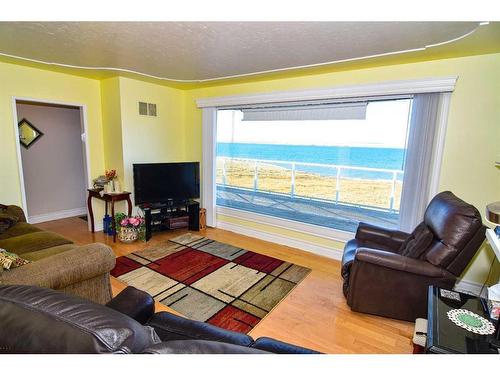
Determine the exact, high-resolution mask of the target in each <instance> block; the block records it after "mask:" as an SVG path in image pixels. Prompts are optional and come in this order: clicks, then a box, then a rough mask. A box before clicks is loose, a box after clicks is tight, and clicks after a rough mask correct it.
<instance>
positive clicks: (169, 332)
mask: <svg viewBox="0 0 500 375" xmlns="http://www.w3.org/2000/svg"><path fill="white" fill-rule="evenodd" d="M147 325H149V326H150V327H153V328H154V330H155V331H156V333H157V334H158V336H159V337H160V338H161V339H162V341H171V340H209V341H219V342H225V343H229V344H236V345H242V346H251V345H252V344H253V342H254V341H253V339H252V338H251V337H250V336H248V335H245V334H244V333H239V332H233V331H229V330H227V329H223V328H219V327H216V326H213V325H211V324H208V323H204V322H199V321H196V320H191V319H186V318H183V317H180V316H177V315H174V314H170V313H168V312H165V311H162V312H159V313H156V314H154V315H153V317H152V318H151V319H150V320H149V322H148V323H147Z"/></svg>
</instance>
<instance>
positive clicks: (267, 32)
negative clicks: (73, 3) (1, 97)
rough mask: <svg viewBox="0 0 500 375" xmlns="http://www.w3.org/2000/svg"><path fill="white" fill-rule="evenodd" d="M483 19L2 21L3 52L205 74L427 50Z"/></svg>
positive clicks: (179, 75)
mask: <svg viewBox="0 0 500 375" xmlns="http://www.w3.org/2000/svg"><path fill="white" fill-rule="evenodd" d="M478 26H479V23H478V22H0V54H3V55H9V56H15V57H21V58H25V59H32V60H37V61H42V62H45V63H55V64H60V65H69V66H75V67H83V68H98V69H108V70H122V71H132V72H136V73H141V74H144V75H148V76H153V77H157V78H162V79H169V80H174V81H206V80H213V79H221V78H227V77H233V76H243V75H249V74H255V73H260V72H269V71H276V70H284V69H292V68H297V67H304V66H311V65H321V64H328V63H332V62H338V61H345V60H353V59H360V58H366V57H369V56H374V55H386V54H392V53H397V52H400V51H407V50H414V49H423V48H425V47H426V46H427V47H429V46H432V45H435V44H440V43H447V42H450V41H453V40H455V39H457V38H461V37H464V36H467V35H469V34H470V33H473V32H474V31H475V30H476V28H478Z"/></svg>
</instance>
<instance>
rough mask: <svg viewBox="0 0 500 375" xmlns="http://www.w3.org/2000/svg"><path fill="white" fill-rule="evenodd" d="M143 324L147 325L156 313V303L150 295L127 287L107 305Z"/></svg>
mask: <svg viewBox="0 0 500 375" xmlns="http://www.w3.org/2000/svg"><path fill="white" fill-rule="evenodd" d="M106 306H107V307H110V308H112V309H113V310H116V311H119V312H121V313H122V314H125V315H127V316H129V317H131V318H132V319H134V320H136V321H138V322H139V323H141V324H145V323H146V322H147V321H148V320H149V319H151V317H152V316H153V314H154V312H155V301H154V299H153V297H151V296H150V295H149V294H148V293H146V292H143V291H142V290H139V289H137V288H134V287H133V286H127V287H126V288H125V289H123V290H122V291H121V292H120V293H118V295H116V297H114V298H113V299H112V300H111V301H109V302H108V303H107V304H106Z"/></svg>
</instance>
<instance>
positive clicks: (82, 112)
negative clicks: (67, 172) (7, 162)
mask: <svg viewBox="0 0 500 375" xmlns="http://www.w3.org/2000/svg"><path fill="white" fill-rule="evenodd" d="M18 101H25V102H32V103H34V104H37V103H41V104H55V105H65V106H70V107H78V108H80V118H81V122H82V125H83V133H82V135H81V137H82V142H83V144H84V146H85V147H84V148H83V150H84V155H83V160H84V166H83V168H84V170H85V173H86V177H87V178H86V179H87V184H86V185H87V186H86V188H90V187H91V185H92V178H91V174H90V149H89V144H88V142H87V135H88V123H87V105H86V104H82V103H73V102H65V101H60V100H49V99H39V98H29V97H21V96H13V97H12V118H13V121H14V124H13V125H14V135H15V138H16V153H17V167H18V172H19V184H20V185H21V202H22V206H23V210H24V213H25V215H26V219H27V220H28V218H29V212H28V204H27V203H26V189H25V187H24V171H23V160H22V158H21V144H20V143H19V128H18V124H19V118H18V115H17V102H18ZM87 214H88V212H87ZM89 228H90V223H89Z"/></svg>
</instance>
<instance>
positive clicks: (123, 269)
mask: <svg viewBox="0 0 500 375" xmlns="http://www.w3.org/2000/svg"><path fill="white" fill-rule="evenodd" d="M139 267H142V264H140V263H137V262H136V261H133V260H132V259H129V258H127V257H119V258H116V265H115V268H113V269H112V270H111V276H114V277H118V276H121V275H123V274H124V273H127V272H130V271H133V270H136V269H137V268H139Z"/></svg>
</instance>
